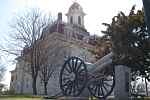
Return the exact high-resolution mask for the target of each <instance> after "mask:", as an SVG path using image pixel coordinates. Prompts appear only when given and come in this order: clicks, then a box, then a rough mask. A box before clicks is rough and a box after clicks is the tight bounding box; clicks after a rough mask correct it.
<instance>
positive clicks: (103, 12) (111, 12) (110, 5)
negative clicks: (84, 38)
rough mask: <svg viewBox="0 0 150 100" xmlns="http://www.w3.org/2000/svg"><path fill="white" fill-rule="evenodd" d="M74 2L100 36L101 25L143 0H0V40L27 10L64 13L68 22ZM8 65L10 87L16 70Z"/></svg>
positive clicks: (94, 32)
mask: <svg viewBox="0 0 150 100" xmlns="http://www.w3.org/2000/svg"><path fill="white" fill-rule="evenodd" d="M74 1H76V2H78V3H79V4H80V5H81V6H82V8H83V10H84V12H85V13H86V16H85V27H86V29H87V30H88V31H89V32H90V33H91V34H98V35H100V34H101V30H104V27H103V26H102V25H101V23H103V22H106V23H110V22H111V19H112V17H113V16H115V15H116V14H117V13H118V12H119V11H123V12H125V13H126V14H128V13H129V11H130V9H131V7H132V6H133V5H134V4H135V5H136V8H137V9H141V8H142V0H0V37H1V38H0V40H1V41H2V40H3V38H6V37H7V35H8V34H7V33H8V32H9V23H11V21H12V18H13V17H14V16H16V15H18V14H21V13H23V12H24V11H25V10H26V9H29V8H34V7H36V8H40V9H42V11H44V12H47V13H51V15H52V16H57V13H58V12H62V13H63V20H64V21H66V16H65V14H66V13H67V11H68V8H69V7H70V5H71V4H72V3H73V2H74ZM1 41H0V42H1ZM1 43H3V42H1ZM6 65H7V69H8V71H7V73H6V77H5V82H6V83H7V84H8V85H9V80H10V73H9V71H10V70H12V69H14V66H13V67H12V66H11V65H10V64H6Z"/></svg>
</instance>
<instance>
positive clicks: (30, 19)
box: [11, 9, 52, 95]
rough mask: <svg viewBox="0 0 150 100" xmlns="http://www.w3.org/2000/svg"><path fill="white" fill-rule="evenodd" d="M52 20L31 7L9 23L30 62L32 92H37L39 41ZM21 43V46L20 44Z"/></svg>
mask: <svg viewBox="0 0 150 100" xmlns="http://www.w3.org/2000/svg"><path fill="white" fill-rule="evenodd" d="M51 23H52V20H51V19H50V17H49V16H46V15H43V14H42V13H41V12H40V11H39V10H38V9H32V10H31V11H29V12H27V13H25V14H24V15H23V16H17V17H16V22H15V23H13V25H11V28H12V29H13V32H14V34H13V38H14V39H15V40H17V42H19V45H17V46H18V47H19V48H21V49H22V55H21V56H24V58H25V60H26V61H27V62H29V63H30V68H29V69H30V73H31V76H32V88H33V94H34V95H36V94H37V89H36V79H37V76H38V72H39V69H40V59H39V56H40V51H41V50H40V45H39V43H40V41H41V36H42V32H43V29H44V28H46V27H47V26H48V25H49V24H51ZM20 45H21V46H20Z"/></svg>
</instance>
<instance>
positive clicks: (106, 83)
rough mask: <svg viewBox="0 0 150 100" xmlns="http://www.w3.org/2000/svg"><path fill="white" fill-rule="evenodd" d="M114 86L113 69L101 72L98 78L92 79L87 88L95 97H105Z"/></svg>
mask: <svg viewBox="0 0 150 100" xmlns="http://www.w3.org/2000/svg"><path fill="white" fill-rule="evenodd" d="M114 86H115V73H114V70H113V71H112V72H111V74H103V75H101V76H99V77H98V78H95V79H93V81H91V82H90V83H89V85H88V90H89V92H90V93H91V95H93V96H94V97H96V98H99V99H106V97H107V96H109V95H110V94H111V93H112V91H113V88H114Z"/></svg>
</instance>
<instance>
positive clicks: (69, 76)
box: [59, 57, 87, 96]
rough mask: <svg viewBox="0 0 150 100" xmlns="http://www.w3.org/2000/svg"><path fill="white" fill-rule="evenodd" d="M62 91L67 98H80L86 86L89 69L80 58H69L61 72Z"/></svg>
mask: <svg viewBox="0 0 150 100" xmlns="http://www.w3.org/2000/svg"><path fill="white" fill-rule="evenodd" d="M59 79H60V80H59V81H60V89H61V90H62V93H63V94H64V95H65V96H79V95H80V94H81V92H82V91H83V89H84V88H85V86H86V83H87V82H86V81H87V68H86V65H85V63H84V61H83V60H82V59H80V58H78V57H71V58H69V59H68V60H67V61H66V62H65V63H64V65H63V67H62V69H61V71H60V78H59Z"/></svg>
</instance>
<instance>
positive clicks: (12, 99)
mask: <svg viewBox="0 0 150 100" xmlns="http://www.w3.org/2000/svg"><path fill="white" fill-rule="evenodd" d="M0 100H43V99H42V98H0Z"/></svg>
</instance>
